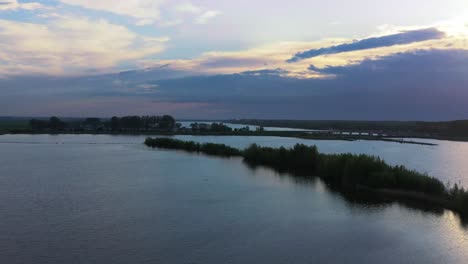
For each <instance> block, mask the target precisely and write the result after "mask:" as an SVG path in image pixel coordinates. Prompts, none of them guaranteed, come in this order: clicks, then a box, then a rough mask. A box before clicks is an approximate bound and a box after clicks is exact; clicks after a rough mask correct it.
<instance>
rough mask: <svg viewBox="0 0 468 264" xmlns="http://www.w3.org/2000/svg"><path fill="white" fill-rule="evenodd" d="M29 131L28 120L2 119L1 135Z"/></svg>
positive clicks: (0, 121)
mask: <svg viewBox="0 0 468 264" xmlns="http://www.w3.org/2000/svg"><path fill="white" fill-rule="evenodd" d="M25 129H28V120H27V119H22V118H6V117H3V118H0V134H3V133H11V132H15V131H22V130H25Z"/></svg>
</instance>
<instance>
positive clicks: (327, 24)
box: [0, 0, 468, 120]
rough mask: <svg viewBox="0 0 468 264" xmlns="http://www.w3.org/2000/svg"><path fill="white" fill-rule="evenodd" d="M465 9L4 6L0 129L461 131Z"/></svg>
mask: <svg viewBox="0 0 468 264" xmlns="http://www.w3.org/2000/svg"><path fill="white" fill-rule="evenodd" d="M467 76H468V2H467V1H466V0H446V1H441V0H413V1H407V0H393V1H370V0H355V1H345V0H328V1H314V0H290V1H267V0H256V1H252V0H250V1H247V0H238V1H224V0H199V1H196V0H194V1H179V0H171V1H169V0H126V1H118V0H99V1H96V0H46V1H20V0H0V116H21V115H27V116H48V115H59V116H111V115H124V114H160V113H168V114H174V115H176V117H181V118H292V119H297V118H300V119H374V120H376V119H385V120H390V119H392V120H415V119H418V120H448V119H468V104H466V103H465V102H468V79H467Z"/></svg>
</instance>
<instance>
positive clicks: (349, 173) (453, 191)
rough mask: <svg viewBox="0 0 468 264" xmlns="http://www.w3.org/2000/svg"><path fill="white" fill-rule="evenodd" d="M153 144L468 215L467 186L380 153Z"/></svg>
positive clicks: (155, 140)
mask: <svg viewBox="0 0 468 264" xmlns="http://www.w3.org/2000/svg"><path fill="white" fill-rule="evenodd" d="M145 144H146V145H147V146H149V147H153V148H155V147H157V148H165V149H177V150H184V151H188V152H194V153H204V154H208V155H215V156H222V157H242V158H243V159H244V161H245V162H246V163H248V164H250V165H254V166H257V165H261V166H266V167H270V168H273V169H275V170H277V171H279V172H288V173H290V174H291V175H293V176H298V177H319V178H320V179H322V180H323V181H324V182H325V183H327V184H328V185H329V186H331V187H333V188H336V189H339V190H343V191H356V190H367V191H370V192H376V193H379V194H382V195H386V196H387V197H391V198H396V199H398V198H401V199H406V200H413V201H417V202H422V203H425V204H426V205H434V206H439V207H445V208H447V209H451V210H453V211H456V212H458V213H460V214H461V215H463V216H468V191H465V190H464V189H463V188H460V187H458V185H456V184H455V185H454V186H453V187H447V186H445V185H444V184H443V183H442V182H441V181H440V180H438V179H436V178H433V177H430V176H428V175H425V174H421V173H419V172H416V171H413V170H409V169H407V168H405V167H404V166H391V165H388V164H387V163H385V162H384V161H383V160H381V159H380V158H377V157H373V156H368V155H353V154H333V155H330V154H322V153H319V152H318V150H317V147H315V146H306V145H303V144H297V145H295V146H294V147H293V148H290V149H288V148H284V147H281V148H270V147H261V146H258V145H256V144H253V145H251V146H249V147H248V148H246V149H245V150H239V149H236V148H232V147H229V146H227V145H224V144H213V143H204V144H201V143H196V142H192V141H182V140H177V139H171V138H147V139H146V140H145Z"/></svg>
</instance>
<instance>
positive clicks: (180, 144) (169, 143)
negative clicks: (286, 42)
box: [145, 138, 241, 157]
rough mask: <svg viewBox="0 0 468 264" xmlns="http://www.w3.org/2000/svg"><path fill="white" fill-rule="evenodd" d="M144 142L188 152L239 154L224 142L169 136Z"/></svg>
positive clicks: (148, 144)
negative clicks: (200, 141)
mask: <svg viewBox="0 0 468 264" xmlns="http://www.w3.org/2000/svg"><path fill="white" fill-rule="evenodd" d="M145 144H146V145H147V146H150V147H153V148H155V147H158V148H166V149H180V150H185V151H188V152H201V153H205V154H208V155H215V156H224V157H230V156H240V154H241V152H240V151H239V150H238V149H236V148H232V147H229V146H227V145H224V144H213V143H204V144H200V143H196V142H193V141H183V140H177V139H171V138H147V139H146V140H145Z"/></svg>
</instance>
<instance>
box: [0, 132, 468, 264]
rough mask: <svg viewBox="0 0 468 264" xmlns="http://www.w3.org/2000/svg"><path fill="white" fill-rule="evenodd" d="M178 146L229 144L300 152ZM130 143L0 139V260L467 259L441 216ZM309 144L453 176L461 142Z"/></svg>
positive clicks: (461, 235) (455, 226)
mask: <svg viewBox="0 0 468 264" xmlns="http://www.w3.org/2000/svg"><path fill="white" fill-rule="evenodd" d="M184 138H185V139H192V140H202V141H212V142H223V143H226V144H230V145H233V146H237V147H244V146H246V145H248V144H250V143H252V142H258V143H261V144H262V145H272V146H278V145H285V146H290V145H292V144H294V143H296V142H302V141H301V140H296V139H285V138H268V137H265V138H263V137H262V138H258V137H257V138H251V137H205V138H199V137H184ZM143 139H144V137H133V136H132V137H128V136H87V135H83V136H73V135H64V136H48V135H40V136H28V135H5V136H0V142H3V143H0V215H1V217H2V218H1V220H0V263H60V264H62V263H216V264H218V263H467V262H468V229H466V228H464V227H463V226H462V225H461V223H460V221H459V219H458V217H456V216H455V215H453V214H452V213H451V212H449V211H440V212H426V211H421V210H419V209H410V208H408V207H406V206H402V205H399V204H387V205H369V204H365V203H356V202H350V201H348V200H346V199H345V198H343V197H342V196H341V195H339V194H336V193H333V192H331V191H329V190H327V189H326V188H325V187H324V186H323V185H322V184H321V183H320V182H297V181H295V180H294V179H293V178H289V177H288V176H287V175H278V174H277V173H275V172H273V171H271V170H268V169H256V170H252V169H250V168H248V167H247V166H245V165H244V164H243V163H242V161H241V160H239V159H220V158H212V157H206V156H202V155H191V154H186V153H183V152H178V151H161V150H152V149H148V148H146V147H145V146H143V145H142V144H141V142H142V141H143ZM309 143H317V145H318V146H319V148H320V149H321V150H322V151H324V152H335V151H346V152H348V151H358V152H363V153H372V154H378V155H381V156H385V158H389V159H391V160H392V162H397V163H398V162H401V163H404V164H407V165H408V166H410V165H411V166H414V167H417V166H421V168H425V169H426V170H431V171H434V172H437V171H439V172H442V171H443V170H445V169H447V174H444V175H452V176H454V177H459V178H458V179H460V180H462V179H463V178H462V177H461V176H456V175H462V174H464V173H463V172H466V166H468V165H465V164H463V163H462V162H459V161H461V159H462V158H463V156H465V154H467V150H468V149H467V145H466V144H464V143H453V142H439V143H441V144H440V145H439V146H436V147H427V146H416V145H415V146H413V145H399V144H395V143H383V142H335V141H321V142H309ZM444 155H447V156H444ZM456 157H459V158H456ZM447 162H449V164H446V163H447ZM423 163H426V166H423ZM440 167H442V168H440ZM441 175H442V174H441ZM464 175H466V174H464ZM441 177H442V176H441ZM444 177H449V176H444ZM450 177H451V176H450Z"/></svg>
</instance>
